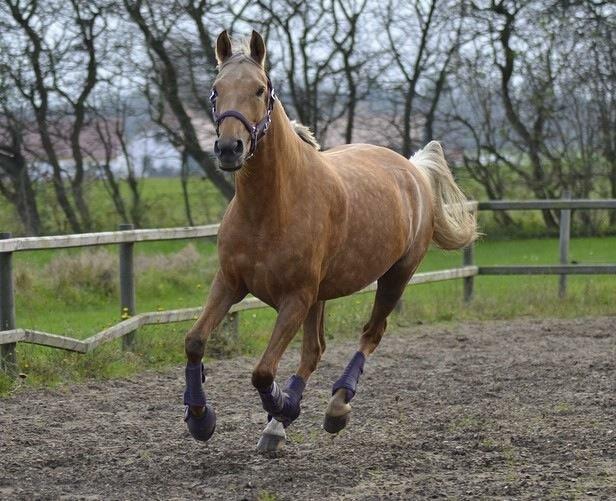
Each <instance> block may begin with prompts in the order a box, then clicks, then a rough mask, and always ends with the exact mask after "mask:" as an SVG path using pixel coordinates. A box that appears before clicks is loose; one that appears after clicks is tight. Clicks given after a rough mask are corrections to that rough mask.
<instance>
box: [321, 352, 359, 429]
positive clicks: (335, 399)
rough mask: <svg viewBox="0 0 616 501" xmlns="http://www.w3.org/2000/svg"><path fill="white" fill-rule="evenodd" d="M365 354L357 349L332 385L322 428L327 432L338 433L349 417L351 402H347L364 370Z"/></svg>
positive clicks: (355, 389)
mask: <svg viewBox="0 0 616 501" xmlns="http://www.w3.org/2000/svg"><path fill="white" fill-rule="evenodd" d="M365 362H366V356H365V355H364V354H363V353H362V352H361V351H358V352H357V353H355V355H354V356H353V358H352V359H351V361H350V362H349V364H348V365H347V366H346V369H344V372H343V373H342V376H340V379H338V381H336V382H335V383H334V386H333V387H332V398H331V400H330V401H329V405H328V406H327V411H326V412H325V420H324V421H323V429H325V431H327V432H328V433H338V432H339V431H340V430H342V429H343V428H344V427H345V426H346V425H347V424H348V423H349V419H350V417H351V404H350V403H349V402H350V401H351V400H352V399H353V397H354V396H355V392H356V391H357V383H358V382H359V377H360V376H361V375H362V374H363V372H364V363H365Z"/></svg>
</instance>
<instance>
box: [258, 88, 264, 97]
mask: <svg viewBox="0 0 616 501" xmlns="http://www.w3.org/2000/svg"><path fill="white" fill-rule="evenodd" d="M264 92H265V87H263V86H261V87H259V88H258V89H257V97H261V96H262V95H263V93H264Z"/></svg>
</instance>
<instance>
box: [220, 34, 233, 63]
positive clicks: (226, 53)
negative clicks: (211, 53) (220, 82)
mask: <svg viewBox="0 0 616 501" xmlns="http://www.w3.org/2000/svg"><path fill="white" fill-rule="evenodd" d="M231 55H232V52H231V39H230V38H229V34H228V33H227V30H225V31H223V32H222V33H221V34H220V35H218V38H217V39H216V59H217V60H218V64H222V63H224V62H225V61H226V60H227V59H229V58H230V57H231Z"/></svg>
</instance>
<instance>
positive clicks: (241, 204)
mask: <svg viewBox="0 0 616 501" xmlns="http://www.w3.org/2000/svg"><path fill="white" fill-rule="evenodd" d="M216 54H217V58H218V63H219V72H218V77H217V78H216V81H215V83H214V87H213V89H212V94H211V96H210V98H211V101H212V111H213V114H214V118H215V120H216V124H217V126H218V127H217V129H218V140H217V141H216V144H215V147H214V151H215V153H216V155H217V156H218V158H219V160H220V164H221V168H222V169H223V170H225V171H233V172H235V188H236V194H235V197H234V198H233V200H232V201H231V203H230V204H229V207H228V209H227V211H226V213H225V216H224V218H223V221H222V224H221V225H220V230H219V233H218V253H219V258H220V269H219V271H218V273H217V274H216V277H215V278H214V281H213V283H212V287H211V291H210V294H209V297H208V299H207V302H206V305H205V308H204V310H203V312H202V313H201V315H200V317H199V319H198V320H197V321H196V323H195V325H194V326H193V327H192V328H191V329H190V331H189V332H188V334H187V335H186V355H187V358H188V364H187V366H186V391H185V394H184V404H185V406H186V410H185V420H186V422H187V425H188V429H189V431H190V433H191V434H192V435H193V437H194V438H196V439H197V440H203V441H205V440H208V439H209V438H210V436H211V435H212V434H213V432H214V428H215V425H216V416H215V414H214V410H213V408H212V407H211V405H210V404H209V403H207V401H206V397H205V393H204V391H203V387H202V382H204V380H205V379H204V374H203V365H202V363H201V360H202V358H203V354H204V349H205V343H206V340H207V339H208V337H209V335H210V334H211V332H212V330H213V329H215V328H216V326H217V325H218V324H219V323H220V322H221V320H222V319H223V318H224V316H225V314H226V313H227V312H228V311H229V309H230V307H231V306H232V305H233V304H234V303H237V302H239V301H241V300H242V299H243V298H244V297H245V296H246V294H247V293H249V292H250V293H252V294H253V295H254V296H256V297H258V298H259V299H261V300H262V301H264V302H265V303H267V304H268V305H270V306H272V307H273V308H275V309H276V310H277V312H278V317H277V320H276V323H275V326H274V330H273V332H272V336H271V338H270V341H269V343H268V345H267V348H266V350H265V353H263V356H262V357H261V359H260V360H259V362H258V363H257V365H256V367H255V369H254V371H253V373H252V384H253V385H254V386H255V387H256V389H257V390H258V393H259V395H260V397H261V402H262V404H263V408H264V409H265V411H266V412H267V413H268V415H269V423H268V425H267V426H266V428H265V430H264V431H263V434H262V437H261V440H260V441H259V444H258V449H259V450H262V451H263V450H273V449H276V448H277V447H279V446H280V445H281V444H282V443H283V442H284V437H285V431H284V429H285V428H286V427H287V426H289V425H290V424H291V423H292V422H293V421H294V420H295V419H296V418H297V417H298V416H299V413H300V400H301V399H302V393H303V391H304V388H305V386H306V382H307V381H308V378H309V377H310V375H311V374H312V373H313V372H314V370H315V369H316V367H317V364H318V362H319V359H320V358H321V355H322V354H323V352H324V350H325V337H324V335H323V317H324V306H325V301H326V300H328V299H333V298H337V297H341V296H346V295H348V294H351V293H353V292H355V291H357V290H359V289H362V288H363V287H365V286H367V285H368V284H370V283H372V282H373V281H374V280H377V281H378V287H377V291H376V298H375V301H374V307H373V309H372V314H371V316H370V319H369V320H368V323H367V324H366V325H365V327H364V329H363V333H362V335H361V338H360V342H359V350H358V351H357V352H356V353H355V355H354V356H353V357H352V358H351V361H350V362H349V364H348V366H347V367H346V369H345V370H344V372H343V373H342V376H341V377H340V379H338V380H337V381H336V382H335V383H334V385H333V390H332V398H331V400H330V402H329V405H328V407H327V410H326V414H325V421H324V424H323V427H324V428H325V430H327V431H328V432H330V433H336V432H338V431H340V430H341V429H342V428H344V427H345V426H346V424H347V422H348V418H349V413H350V411H351V406H350V404H349V402H350V401H351V399H352V398H353V397H354V395H355V391H356V388H357V383H358V381H359V377H360V375H361V374H362V372H363V367H364V362H365V360H366V358H367V357H368V356H369V355H370V354H371V353H372V352H373V351H374V350H375V349H376V347H377V345H378V344H379V341H380V340H381V337H382V336H383V333H384V332H385V327H386V325H387V316H388V315H389V314H390V313H391V312H392V310H393V308H394V306H395V305H396V303H397V301H398V300H399V299H400V296H401V295H402V292H403V291H404V288H405V286H406V284H407V283H408V281H409V279H410V278H411V276H412V275H413V272H414V271H415V270H416V269H417V266H418V265H419V263H420V261H421V259H422V258H423V256H424V255H425V254H426V251H427V250H428V247H429V245H430V242H431V241H434V242H435V243H436V244H437V245H439V246H440V247H442V248H444V249H459V248H462V247H464V246H466V245H468V244H469V243H471V242H472V241H473V240H474V239H475V238H476V226H475V220H474V218H473V216H472V215H471V214H470V213H469V212H468V211H467V210H466V208H465V205H464V202H465V201H466V198H465V197H464V195H463V193H462V192H461V191H460V189H459V188H458V187H457V186H456V184H455V182H454V180H453V177H452V175H451V173H450V171H449V169H448V167H447V164H446V162H445V159H444V157H443V152H442V150H441V147H440V145H439V144H438V143H437V142H431V143H430V144H428V145H427V146H426V147H425V148H424V149H423V150H421V151H419V152H418V153H416V154H415V156H413V158H412V159H411V161H409V160H407V159H406V158H404V157H402V156H400V155H398V154H397V153H395V152H393V151H391V150H388V149H386V148H382V147H378V146H372V145H367V144H351V145H345V146H339V147H337V148H333V149H331V150H328V151H325V152H320V151H318V145H317V144H316V142H315V141H314V140H311V138H310V137H309V133H308V132H307V131H306V129H304V128H301V127H300V126H294V124H293V123H292V122H291V121H290V120H289V119H288V118H287V115H286V114H285V111H284V109H283V107H282V104H281V103H280V101H279V100H278V99H277V98H276V95H275V93H274V91H273V88H272V85H271V82H270V80H269V78H268V76H267V74H266V72H265V70H264V61H265V44H264V42H263V39H262V38H261V35H259V34H258V33H256V32H253V33H252V37H251V39H250V44H249V46H247V47H245V48H240V49H236V48H235V47H234V48H233V49H232V46H231V41H230V39H229V37H228V35H227V33H226V32H223V33H221V34H220V36H219V37H218V40H217V42H216ZM302 324H303V327H304V336H303V342H302V348H301V357H300V362H299V367H298V369H297V373H296V374H295V375H293V376H291V377H290V379H289V380H288V381H287V383H286V385H285V386H284V388H283V389H281V388H280V387H279V386H278V385H277V384H276V382H275V380H274V378H275V376H276V371H277V369H278V363H279V361H280V359H281V357H282V355H283V353H284V352H285V350H286V348H287V346H288V345H289V343H290V342H291V340H292V339H293V337H294V336H295V334H296V332H297V331H298V330H299V328H300V327H301V326H302Z"/></svg>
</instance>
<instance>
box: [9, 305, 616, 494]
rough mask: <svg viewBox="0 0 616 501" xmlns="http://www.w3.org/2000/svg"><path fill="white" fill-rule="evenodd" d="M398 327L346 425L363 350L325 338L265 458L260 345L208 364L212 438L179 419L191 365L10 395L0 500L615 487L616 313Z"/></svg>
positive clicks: (594, 490) (370, 366)
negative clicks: (334, 400) (258, 387)
mask: <svg viewBox="0 0 616 501" xmlns="http://www.w3.org/2000/svg"><path fill="white" fill-rule="evenodd" d="M392 330H395V331H396V332H395V334H389V335H388V336H387V337H386V338H385V339H384V340H383V342H382V344H381V346H380V347H379V350H378V351H377V352H376V354H375V356H373V357H372V358H371V359H370V360H369V361H368V362H367V364H366V370H365V373H364V376H363V378H362V380H361V381H360V387H359V391H358V394H357V396H356V398H355V399H354V401H353V415H352V417H351V423H350V425H349V427H348V428H347V429H346V430H344V431H343V432H342V433H340V434H339V435H338V436H336V437H331V436H329V435H328V434H327V433H326V432H325V431H323V430H322V429H321V422H322V417H323V412H324V410H325V407H326V404H327V400H328V398H329V394H330V390H329V389H330V387H331V384H332V382H333V381H334V380H335V379H336V377H337V376H338V374H339V373H340V372H341V370H342V369H343V367H344V365H345V364H346V362H347V360H348V359H349V358H350V357H351V355H352V354H353V352H354V349H355V344H354V343H335V342H331V343H330V346H329V347H328V350H327V352H326V353H325V358H324V360H323V361H322V363H321V366H320V368H319V370H318V371H317V373H316V374H315V375H314V376H313V378H312V379H311V380H310V382H309V384H308V388H307V391H306V393H305V395H304V400H303V405H302V409H303V410H302V415H301V416H300V418H299V419H298V421H296V423H294V424H293V425H292V427H291V428H289V430H288V435H289V441H288V442H287V444H286V445H285V447H284V450H282V451H281V452H278V453H275V454H272V455H270V456H262V455H258V454H257V453H256V452H255V445H256V443H257V440H258V437H259V434H260V431H261V429H262V428H263V426H264V424H265V415H264V413H263V412H262V411H260V404H259V399H258V397H257V395H256V392H255V390H254V389H253V388H252V387H251V385H250V372H251V367H252V365H253V363H254V360H252V359H247V358H238V359H234V360H226V361H221V362H216V363H213V364H211V365H210V366H209V367H208V381H207V390H208V394H209V396H210V399H211V401H212V403H213V404H214V405H215V408H216V411H217V414H218V428H217V430H216V434H215V435H214V437H213V439H212V440H211V441H210V442H208V443H206V444H202V443H197V442H195V441H194V440H192V439H191V438H190V437H189V436H188V433H187V432H186V430H185V426H184V423H183V422H182V411H183V408H182V404H181V393H182V389H183V368H182V367H176V368H174V369H173V370H170V371H167V372H164V373H146V374H143V375H142V376H140V377H135V378H132V379H129V380H116V381H101V382H98V381H96V382H89V383H87V384H83V385H74V386H71V387H68V388H64V389H62V390H54V391H28V392H26V393H24V392H22V393H20V394H18V396H15V397H11V398H9V399H4V400H0V499H58V498H61V499H104V500H110V499H146V498H147V499H149V498H151V499H208V500H209V499H225V500H227V499H262V500H271V499H291V500H299V499H315V500H320V499H382V498H393V499H416V498H455V499H461V498H464V499H468V498H482V499H485V498H496V499H504V498H507V499H530V498H532V499H546V498H557V499H560V498H565V499H568V498H589V499H590V498H592V499H616V317H603V318H586V319H578V320H529V319H523V320H515V321H503V322H484V323H469V324H463V325H459V326H416V327H412V328H408V329H399V328H398V329H392ZM296 360H297V353H296V352H291V353H289V356H287V357H285V360H284V362H283V365H282V367H281V370H280V374H279V377H278V380H279V381H280V382H284V379H285V378H286V376H288V375H289V374H290V373H291V371H292V370H293V367H294V363H295V361H296Z"/></svg>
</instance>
